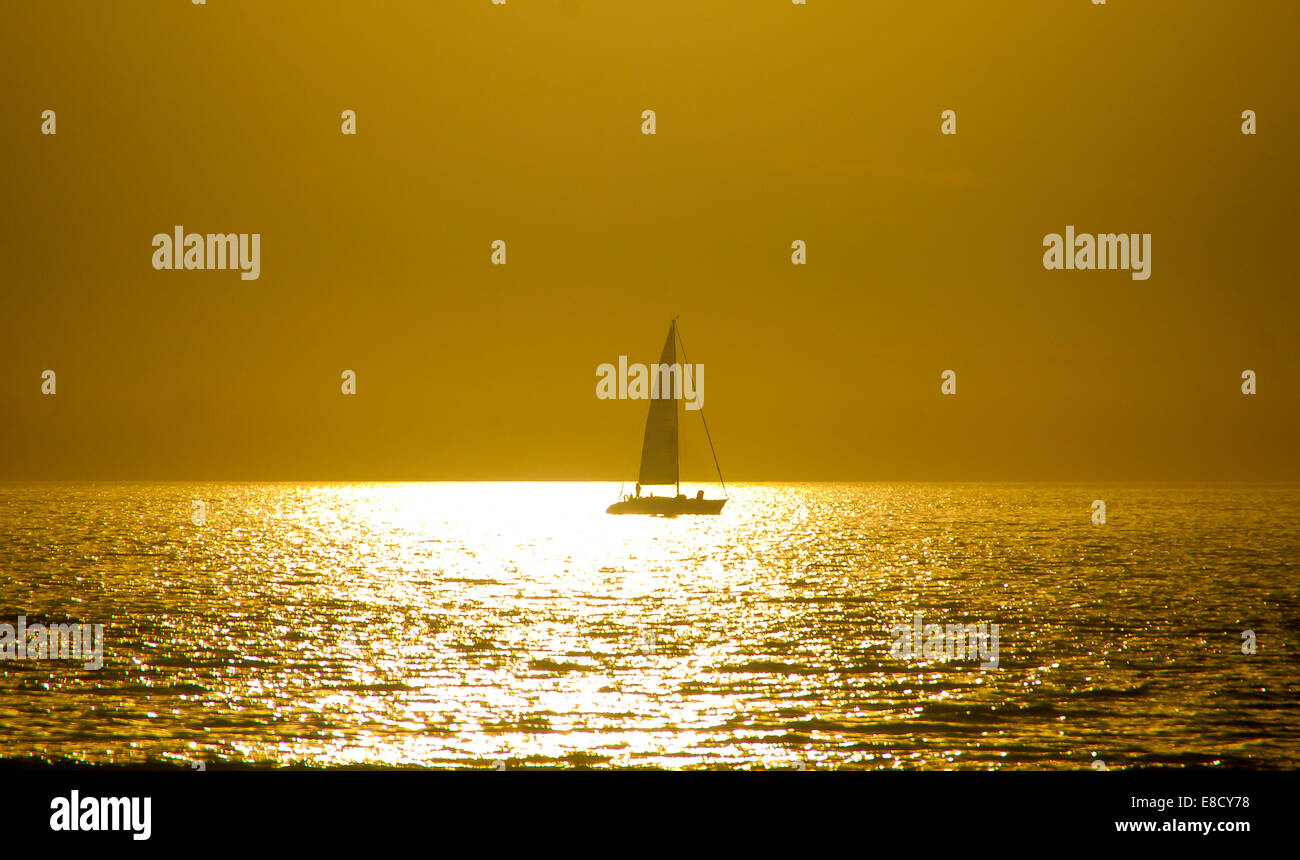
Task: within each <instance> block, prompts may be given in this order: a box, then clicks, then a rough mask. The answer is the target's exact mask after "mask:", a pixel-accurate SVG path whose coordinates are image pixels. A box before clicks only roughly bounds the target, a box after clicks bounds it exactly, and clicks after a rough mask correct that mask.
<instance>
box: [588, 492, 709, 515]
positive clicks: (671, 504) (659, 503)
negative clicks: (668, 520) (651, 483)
mask: <svg viewBox="0 0 1300 860" xmlns="http://www.w3.org/2000/svg"><path fill="white" fill-rule="evenodd" d="M726 503H727V500H726V499H692V498H685V497H682V498H673V497H672V496H642V497H641V498H639V499H625V500H624V501H621V502H615V503H614V504H612V505H610V506H609V507H608V508H606V509H605V513H607V514H648V515H650V516H656V517H676V516H681V515H683V514H718V513H722V506H723V505H725V504H726Z"/></svg>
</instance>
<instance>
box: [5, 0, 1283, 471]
mask: <svg viewBox="0 0 1300 860" xmlns="http://www.w3.org/2000/svg"><path fill="white" fill-rule="evenodd" d="M3 20H4V26H3V27H0V91H2V94H3V102H2V103H0V112H2V116H3V123H0V155H3V161H2V162H0V163H2V166H0V170H3V174H4V175H3V189H4V205H3V207H2V209H0V258H2V259H3V265H4V274H3V276H2V278H3V281H2V283H3V288H2V291H0V478H4V479H28V478H141V479H154V478H159V479H185V478H196V479H197V478H213V479H263V478H265V479H329V478H337V479H430V480H438V479H447V480H453V479H507V480H509V479H517V480H526V479H583V480H612V481H618V480H620V479H625V478H626V479H629V480H631V479H633V478H634V477H635V472H636V467H637V463H638V461H639V458H640V445H641V430H642V426H643V424H644V421H645V414H646V403H645V402H644V401H607V400H599V399H597V397H596V396H595V385H596V381H597V377H596V368H597V366H598V365H600V364H602V363H604V362H616V361H617V359H618V356H619V355H620V354H625V355H629V356H630V358H631V360H633V361H650V360H652V359H654V358H655V357H656V355H657V353H658V350H659V348H660V346H661V345H662V343H663V339H664V335H665V332H666V330H667V323H668V320H669V319H670V318H671V317H672V316H674V315H678V314H680V315H681V319H680V325H681V332H682V335H683V337H684V339H685V344H686V347H687V350H688V354H689V357H690V359H691V361H692V362H696V363H702V364H704V365H705V367H706V368H707V372H706V385H705V412H706V414H707V416H708V419H709V426H710V429H711V430H712V432H713V438H714V441H715V442H716V444H717V445H718V453H719V457H720V459H721V463H722V468H723V471H724V474H725V475H726V476H727V477H728V478H730V479H735V480H763V479H773V480H776V479H809V480H813V479H864V480H891V479H990V480H997V479H1008V480H1035V479H1043V480H1049V479H1083V480H1104V479H1115V480H1124V479H1251V480H1296V479H1300V451H1297V448H1296V444H1295V440H1296V438H1297V418H1298V417H1300V386H1298V385H1297V378H1298V377H1300V347H1298V346H1297V343H1296V337H1295V333H1296V327H1297V322H1298V321H1300V313H1298V311H1300V300H1298V299H1297V295H1296V290H1297V286H1298V282H1297V279H1296V268H1295V248H1296V246H1297V229H1298V228H1300V216H1298V214H1297V213H1298V211H1300V210H1298V206H1300V204H1297V200H1300V194H1298V192H1300V180H1298V178H1297V174H1298V172H1300V171H1298V168H1297V159H1298V158H1300V155H1298V153H1300V139H1298V135H1297V133H1298V132H1300V117H1298V113H1297V96H1296V94H1295V87H1296V82H1297V81H1300V68H1298V66H1300V61H1298V60H1297V51H1296V46H1297V45H1298V44H1300V5H1298V4H1296V3H1295V2H1294V0H1278V2H1262V1H1261V0H1251V2H1245V3H1226V2H1209V0H1199V2H1195V1H1194V0H1164V2H1157V0H1141V2H1136V0H1134V2H1128V1H1127V0H1111V2H1110V3H1108V4H1107V5H1105V6H1094V5H1093V4H1092V3H1090V2H1088V1H1087V0H1052V2H1044V0H1017V2H996V3H974V2H958V0H951V2H923V0H897V2H889V1H888V0H882V2H870V3H868V2H861V0H809V2H808V4H807V5H806V6H795V5H792V4H790V3H789V2H785V0H762V2H760V0H753V2H738V0H737V2H724V0H712V2H711V1H710V0H689V2H686V0H645V2H640V0H619V2H595V0H588V2H576V0H567V2H566V0H545V2H543V0H509V2H508V3H507V4H506V5H505V6H494V5H492V4H491V3H490V2H489V0H457V2H452V0H419V2H416V0H411V2H383V3H362V2H346V3H345V2H321V0H311V2H292V3H291V2H285V0H277V2H274V3H267V2H252V0H239V2H235V0H209V2H208V3H207V5H205V6H193V5H191V4H190V3H188V2H180V0H176V2H170V3H157V2H123V3H88V2H72V0H64V2H40V3H14V4H8V5H7V6H6V8H5V10H4V12H3ZM46 109H52V110H54V111H56V113H57V133H56V134H55V135H53V136H47V135H42V134H41V133H40V130H41V112H42V111H43V110H46ZM345 109H352V110H355V111H356V113H357V131H358V133H357V134H356V135H355V136H344V135H343V134H341V133H340V124H341V119H340V114H341V112H342V111H343V110H345ZM646 109H652V110H654V111H656V112H657V134H655V135H653V136H648V135H643V134H641V113H642V111H643V110H646ZM948 109H951V110H954V111H956V114H957V132H958V133H957V134H956V135H955V136H943V135H941V134H940V115H941V113H942V112H943V111H944V110H948ZM1245 109H1251V110H1254V111H1256V113H1257V116H1258V134H1256V135H1254V136H1247V135H1243V134H1242V133H1241V122H1242V120H1241V113H1242V111H1243V110H1245ZM178 224H182V225H184V226H185V228H186V229H187V230H192V231H196V232H200V233H208V232H221V233H226V232H234V233H259V234H260V235H261V274H260V277H259V278H258V279H256V280H241V279H240V277H239V274H238V272H237V271H155V270H154V269H153V267H152V265H151V259H152V254H153V247H152V244H151V242H152V237H153V236H154V234H156V233H170V232H171V231H172V229H173V228H174V226H175V225H178ZM1066 225H1074V226H1075V228H1076V229H1077V230H1078V231H1079V232H1087V233H1111V232H1115V233H1118V232H1125V233H1150V234H1152V261H1151V276H1150V278H1149V279H1148V280H1145V281H1138V280H1133V279H1132V278H1131V277H1130V275H1129V273H1128V272H1122V271H1048V270H1046V269H1044V267H1043V263H1042V259H1043V237H1044V236H1045V235H1046V234H1048V233H1053V232H1056V233H1062V232H1064V230H1065V228H1066ZM496 239H503V240H505V241H506V243H507V248H508V257H507V259H508V262H507V264H506V265H505V266H493V265H491V264H490V253H491V251H490V247H489V246H490V243H491V242H492V241H493V240H496ZM796 239H802V240H804V241H805V242H806V243H807V246H808V252H807V253H808V263H807V265H804V266H795V265H792V264H791V260H790V254H791V242H792V241H794V240H796ZM46 369H53V370H54V371H55V372H56V373H57V386H58V388H57V394H55V395H54V396H46V395H42V393H41V373H42V371H44V370H46ZM345 369H352V370H355V371H356V373H357V394H356V396H344V395H343V394H341V392H340V385H341V381H340V374H341V373H342V371H343V370H345ZM947 369H952V370H954V371H956V373H957V385H958V388H957V394H956V395H955V396H943V395H941V394H940V374H941V373H942V372H943V371H944V370H947ZM1245 369H1251V370H1254V371H1255V372H1256V373H1257V374H1258V391H1259V393H1258V394H1256V395H1254V396H1245V395H1243V394H1242V393H1241V390H1240V386H1241V372H1242V371H1243V370H1245ZM683 422H684V423H683V425H682V436H683V444H684V445H685V446H686V450H685V452H684V454H683V467H684V471H685V472H686V476H687V477H692V476H694V477H699V478H707V477H708V476H709V475H710V473H711V471H712V468H711V463H710V461H709V460H708V456H707V448H706V446H705V443H704V438H703V434H702V431H701V430H700V427H699V422H698V417H697V416H696V414H695V413H686V414H684V416H683Z"/></svg>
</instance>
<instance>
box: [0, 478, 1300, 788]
mask: <svg viewBox="0 0 1300 860" xmlns="http://www.w3.org/2000/svg"><path fill="white" fill-rule="evenodd" d="M684 489H686V488H684ZM1081 492H1082V493H1084V494H1085V495H1086V490H1082V491H1081V490H1079V489H1078V488H1071V487H1065V486H1062V487H1054V486H1028V487H1027V486H1020V485H1006V486H992V485H980V486H972V487H963V486H959V485H952V486H948V485H896V486H887V485H864V484H786V485H775V484H768V485H758V484H754V485H740V486H737V487H734V488H731V501H730V502H729V503H728V506H727V508H726V509H725V511H724V512H723V514H721V515H719V516H708V517H689V516H686V517H680V518H676V519H665V518H655V517H616V516H609V515H606V514H605V513H604V509H605V507H606V506H607V505H608V504H609V503H610V502H611V501H613V500H614V499H615V498H616V497H617V495H618V488H617V487H616V486H610V485H607V484H230V485H223V484H195V485H98V484H86V485H74V486H72V487H69V488H66V491H65V496H70V497H72V499H73V501H74V504H68V502H67V501H66V499H65V500H64V501H62V502H59V503H58V504H59V512H60V513H59V516H58V517H53V518H51V521H52V522H58V523H60V528H61V529H62V533H61V534H60V535H59V536H58V540H55V541H42V540H41V539H40V538H39V536H35V535H30V534H24V533H22V532H21V531H19V530H16V529H15V530H12V531H13V532H14V533H15V534H17V535H18V537H17V539H16V542H15V546H14V550H13V555H14V557H15V558H16V559H19V560H20V561H19V563H18V564H16V565H15V573H14V576H13V578H12V579H11V580H10V581H8V582H7V583H6V584H5V585H4V586H3V589H4V590H3V592H0V596H3V598H4V599H5V601H6V602H7V603H8V604H10V605H24V606H27V607H28V609H27V612H28V614H29V615H33V616H35V615H40V614H41V613H42V612H53V611H55V609H54V607H55V603H54V601H53V598H49V597H44V596H43V595H45V594H55V593H60V592H63V593H76V594H78V595H79V596H80V599H81V600H82V603H81V604H79V605H80V606H81V611H82V612H83V613H84V616H85V617H86V618H90V619H94V620H97V621H102V622H103V623H105V625H106V627H107V629H108V631H109V632H108V641H109V646H108V652H107V654H106V660H105V666H104V668H103V669H102V670H101V671H99V672H94V673H87V672H79V671H76V670H75V669H72V668H68V667H66V666H63V665H54V664H51V663H28V664H14V668H7V669H6V675H5V676H4V680H3V682H4V685H5V687H4V690H5V692H6V695H5V696H3V697H0V719H3V720H4V722H5V724H6V725H7V726H12V727H13V729H12V731H9V732H8V733H7V734H6V735H5V737H3V738H0V752H3V753H4V754H6V755H14V754H19V753H18V752H17V751H23V752H26V751H29V750H33V749H36V750H40V751H42V752H43V754H45V755H47V756H50V757H68V758H74V759H78V760H90V761H106V762H108V761H187V760H192V759H201V760H204V761H208V762H211V763H221V762H230V763H235V762H237V763H240V764H264V765H270V766H283V765H296V766H302V765H325V764H361V765H374V766H405V765H422V766H441V767H448V766H450V767H493V766H495V764H496V763H498V762H501V763H505V766H508V767H511V768H518V767H533V766H562V767H578V766H580V767H608V766H618V767H637V766H655V767H674V768H676V767H728V768H744V769H768V768H789V767H795V766H804V767H810V768H822V767H862V768H888V769H894V768H917V767H921V768H1018V767H1035V768H1042V767H1059V768H1074V767H1078V766H1079V762H1080V761H1081V760H1083V759H1084V758H1085V757H1091V756H1092V755H1093V754H1098V755H1101V754H1102V753H1104V752H1105V750H1106V749H1108V748H1113V746H1114V745H1115V744H1117V743H1124V744H1128V745H1139V746H1141V748H1142V749H1143V750H1144V753H1143V754H1144V755H1146V756H1148V758H1151V759H1155V760H1161V761H1170V762H1185V761H1191V760H1199V759H1197V756H1199V755H1201V751H1199V750H1198V749H1197V745H1198V740H1197V739H1196V733H1195V732H1188V731H1187V730H1186V725H1185V724H1186V721H1187V720H1188V719H1191V717H1189V714H1194V713H1200V712H1205V713H1213V708H1211V707H1209V705H1208V704H1207V703H1210V702H1222V703H1225V704H1224V705H1223V706H1230V705H1229V704H1228V703H1229V702H1230V700H1231V697H1232V696H1237V697H1240V696H1246V697H1247V698H1250V697H1259V696H1261V695H1267V694H1261V693H1259V692H1257V691H1258V690H1259V689H1260V688H1262V687H1265V686H1266V685H1265V684H1262V683H1260V682H1259V679H1257V678H1254V677H1253V676H1251V675H1250V673H1253V672H1262V671H1265V670H1264V669H1263V668H1260V667H1262V666H1263V665H1264V664H1263V663H1262V662H1261V661H1255V662H1242V661H1226V660H1218V659H1217V658H1215V657H1214V656H1213V653H1212V652H1211V651H1210V650H1209V649H1205V653H1204V655H1203V656H1201V657H1199V658H1198V659H1199V660H1200V663H1199V665H1198V669H1199V671H1197V672H1187V671H1186V665H1185V661H1183V662H1180V661H1179V660H1178V659H1176V658H1175V657H1174V656H1172V655H1177V654H1183V653H1185V649H1180V648H1179V647H1178V643H1180V642H1181V641H1182V640H1183V638H1184V633H1183V631H1184V630H1186V629H1189V628H1190V629H1211V628H1210V624H1211V623H1212V620H1213V619H1214V618H1221V617H1227V616H1230V615H1233V613H1237V614H1241V613H1245V612H1257V611H1258V607H1259V606H1261V605H1265V604H1264V601H1262V600H1260V598H1259V595H1260V593H1261V592H1260V589H1267V588H1268V587H1269V585H1268V582H1267V580H1265V579H1260V578H1258V574H1257V572H1256V571H1257V570H1258V569H1259V566H1260V565H1265V564H1266V563H1269V559H1272V558H1274V557H1275V556H1276V557H1283V556H1284V554H1285V553H1286V552H1287V551H1289V550H1287V548H1286V547H1280V546H1279V544H1278V542H1277V539H1276V538H1275V537H1270V535H1273V536H1275V535H1277V534H1283V533H1285V529H1284V528H1281V523H1282V521H1283V519H1284V518H1285V517H1287V516H1289V515H1291V514H1293V513H1294V512H1295V511H1296V510H1297V504H1296V501H1297V500H1296V497H1295V496H1296V493H1295V491H1293V490H1279V491H1265V490H1240V491H1222V490H1216V491H1189V490H1177V489H1153V488H1150V487H1140V488H1131V489H1116V490H1114V491H1113V492H1112V493H1111V494H1110V496H1109V498H1113V499H1115V502H1114V504H1115V505H1116V506H1119V505H1124V506H1125V507H1126V508H1127V509H1128V510H1129V511H1131V512H1135V514H1134V519H1143V520H1144V521H1145V522H1146V523H1147V525H1146V526H1144V528H1145V529H1147V531H1144V532H1142V533H1141V534H1140V535H1137V534H1136V533H1135V534H1126V533H1125V529H1126V528H1129V527H1128V526H1126V525H1125V524H1124V523H1122V522H1120V523H1116V524H1115V525H1113V526H1108V527H1107V532H1106V533H1105V535H1101V534H1100V533H1099V532H1098V531H1097V530H1093V529H1089V528H1088V527H1087V524H1086V518H1084V519H1083V520H1082V523H1081V522H1080V518H1079V517H1078V512H1077V510H1076V508H1077V504H1078V503H1077V497H1078V496H1079V494H1080V493H1081ZM1213 492H1218V493H1224V492H1235V493H1239V494H1245V495H1242V496H1241V498H1237V497H1233V498H1231V499H1229V501H1230V502H1232V504H1234V505H1236V506H1237V507H1241V506H1242V505H1250V506H1251V509H1253V510H1259V511H1261V512H1263V513H1262V514H1261V515H1260V516H1259V517H1258V519H1257V520H1255V521H1253V522H1252V523H1251V524H1250V526H1249V527H1248V528H1246V530H1245V531H1243V530H1242V526H1241V522H1242V520H1241V518H1221V517H1219V516H1218V515H1217V514H1216V511H1217V510H1219V509H1221V508H1222V506H1219V507H1216V506H1215V505H1211V504H1207V503H1206V502H1207V497H1206V496H1205V495H1204V493H1213ZM1252 493H1254V494H1259V493H1273V495H1272V496H1270V497H1268V498H1256V497H1254V496H1251V495H1250V494H1252ZM1287 493H1289V494H1290V495H1287ZM193 498H202V499H204V500H206V502H207V505H208V510H209V514H208V520H207V523H206V524H205V525H203V526H195V525H194V524H192V523H190V522H189V521H188V520H187V519H186V518H185V517H183V516H178V515H177V512H178V511H181V512H184V511H187V510H188V509H189V504H190V501H191V500H192V499H193ZM5 504H6V505H7V506H8V507H6V508H5V511H8V512H12V511H13V510H23V511H30V512H32V514H33V515H37V516H40V515H42V510H43V506H50V505H53V504H55V503H54V502H52V501H50V500H49V498H48V497H47V496H44V495H41V494H40V493H39V492H37V491H31V492H30V494H28V495H23V494H22V492H19V491H14V492H11V493H10V494H9V496H7V497H6V502H5ZM69 511H75V514H69V513H68V512H69ZM1288 512H1290V513H1288ZM1152 522H1156V523H1158V524H1159V525H1157V526H1156V527H1155V528H1154V529H1152V527H1151V525H1150V524H1151V523H1152ZM1188 535H1195V536H1197V537H1196V538H1195V539H1194V540H1193V541H1191V542H1190V543H1189V539H1188V537H1187V536H1188ZM1137 537H1141V540H1137V539H1136V538H1137ZM1196 541H1208V542H1211V545H1216V544H1215V542H1217V543H1218V544H1225V545H1226V544H1229V543H1231V544H1233V545H1234V546H1235V547H1237V548H1238V556H1236V557H1239V558H1242V559H1246V560H1247V561H1246V562H1243V566H1239V567H1234V562H1233V560H1232V559H1231V558H1221V559H1220V561H1219V564H1220V569H1219V576H1217V577H1215V578H1212V579H1201V580H1190V581H1182V582H1180V586H1179V588H1178V589H1177V590H1172V591H1165V592H1163V593H1160V594H1159V597H1158V599H1157V598H1156V597H1148V596H1145V595H1149V594H1151V593H1152V589H1150V588H1147V589H1143V590H1141V591H1138V590H1135V589H1134V588H1133V587H1132V585H1133V583H1134V581H1135V580H1138V579H1140V578H1142V577H1144V576H1149V575H1151V572H1152V571H1177V570H1183V571H1186V570H1190V569H1194V568H1195V567H1196V566H1197V565H1198V564H1199V562H1198V561H1196V555H1195V553H1196V552H1197V547H1196V545H1195V542H1196ZM1133 547H1140V550H1134V549H1133ZM1242 547H1247V548H1249V547H1255V549H1254V550H1253V551H1245V550H1242V549H1241V548H1242ZM23 559H31V561H28V562H23V561H22V560H23ZM24 564H27V565H28V566H27V567H24ZM1247 564H1253V565H1255V566H1253V567H1247V566H1245V565H1247ZM38 569H39V573H40V575H41V576H43V577H45V578H46V580H49V579H50V578H51V576H53V578H54V579H55V580H56V581H55V582H53V583H50V585H49V589H48V590H45V589H29V588H27V586H26V585H25V583H28V582H30V581H32V579H33V577H34V576H35V574H34V573H33V571H36V570H38ZM51 571H54V572H55V573H54V574H51V573H50V572H51ZM43 601H50V602H49V603H48V605H47V604H45V603H43ZM58 605H60V606H62V605H64V604H58ZM1207 613H1209V614H1210V615H1209V616H1208V617H1202V616H1206V615H1207ZM1171 619H1173V620H1172V621H1171ZM932 623H933V624H934V625H940V626H942V625H943V624H958V625H962V624H971V625H977V624H979V623H990V624H997V625H999V626H1000V630H1001V639H1000V653H999V654H998V656H997V660H996V666H993V667H990V668H987V669H986V668H982V667H981V661H980V659H979V658H975V659H969V657H974V656H975V655H974V651H972V652H971V653H970V655H966V656H963V655H962V653H961V652H959V651H956V652H952V653H948V652H938V651H936V652H934V653H930V652H928V651H924V650H923V649H921V648H919V647H918V650H917V653H916V654H912V655H908V654H906V653H900V652H896V649H895V646H896V644H897V643H896V641H895V639H896V637H897V636H898V635H899V634H898V631H900V630H911V629H913V628H915V629H917V630H922V631H924V630H928V629H929V628H928V627H926V625H930V624H932ZM927 635H928V634H927ZM922 638H924V637H922ZM918 641H920V640H918ZM972 641H973V640H972ZM972 647H973V646H972ZM1269 671H1272V672H1274V673H1276V672H1277V671H1280V670H1279V668H1278V667H1277V666H1272V668H1271V669H1270V670H1269ZM1292 671H1293V670H1292ZM1156 685H1162V686H1163V688H1164V689H1165V692H1164V693H1163V694H1162V695H1160V696H1155V695H1153V693H1152V690H1153V689H1155V686H1156ZM1241 690H1253V691H1256V692H1249V693H1244V692H1232V691H1241ZM1223 691H1228V692H1229V694H1230V695H1229V698H1228V699H1225V698H1222V696H1223ZM34 714H40V715H41V716H39V717H36V716H33V715H34ZM1085 716H1086V717H1087V719H1084V717H1085ZM1258 718H1259V719H1270V716H1269V715H1268V713H1264V712H1261V715H1260V716H1259V717H1258ZM124 727H125V729H124ZM1290 730H1291V729H1287V728H1286V727H1284V726H1271V727H1269V731H1268V732H1267V733H1266V734H1273V735H1278V733H1282V734H1285V732H1287V731H1290ZM123 737H131V738H135V739H136V740H135V741H134V742H129V743H128V742H124V741H123V740H121V738H123ZM1238 748H1239V749H1241V750H1242V753H1241V755H1242V756H1263V757H1268V758H1269V760H1272V761H1281V760H1288V761H1294V749H1293V748H1292V751H1291V752H1286V751H1285V749H1284V748H1282V747H1278V748H1273V747H1269V748H1260V747H1249V746H1241V747H1238ZM1221 750H1222V745H1218V746H1216V751H1217V752H1219V753H1221ZM1099 751H1100V752H1099ZM1207 754H1208V753H1207ZM1215 758H1216V760H1222V756H1221V755H1216V757H1215Z"/></svg>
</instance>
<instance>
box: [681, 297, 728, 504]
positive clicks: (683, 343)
mask: <svg viewBox="0 0 1300 860" xmlns="http://www.w3.org/2000/svg"><path fill="white" fill-rule="evenodd" d="M673 330H674V331H676V332H677V342H678V343H679V344H681V347H682V365H683V366H685V365H687V364H690V363H691V360H690V359H689V358H687V357H686V341H684V340H682V329H681V326H679V325H677V317H673ZM683 372H685V371H684V370H683ZM700 421H702V422H704V438H705V439H708V440H709V453H710V454H712V455H713V468H715V469H717V470H718V483H719V484H721V485H722V496H723V498H726V496H727V482H726V481H724V480H722V466H720V465H719V464H718V452H717V451H716V450H715V449H714V447H713V436H712V435H710V433H709V421H708V419H707V418H705V417H704V406H703V405H702V404H701V406H700Z"/></svg>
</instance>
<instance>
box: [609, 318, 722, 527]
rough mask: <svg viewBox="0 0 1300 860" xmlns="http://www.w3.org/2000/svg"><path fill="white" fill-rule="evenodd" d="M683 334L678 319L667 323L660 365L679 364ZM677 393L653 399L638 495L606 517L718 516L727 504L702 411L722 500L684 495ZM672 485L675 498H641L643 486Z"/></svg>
mask: <svg viewBox="0 0 1300 860" xmlns="http://www.w3.org/2000/svg"><path fill="white" fill-rule="evenodd" d="M680 340H681V335H680V334H679V333H678V331H677V318H676V317H674V318H673V320H672V322H670V323H669V324H668V339H667V340H665V341H664V348H663V351H662V352H661V353H660V354H659V364H661V365H665V364H666V365H669V366H672V365H674V364H676V363H677V343H678V342H679V341H680ZM682 361H683V363H685V362H686V344H685V343H683V344H682ZM673 394H674V392H669V393H668V396H666V397H658V398H655V397H652V398H651V399H650V412H649V414H648V415H646V419H645V439H644V441H643V442H642V443H641V473H640V477H639V479H638V481H637V485H636V493H635V494H631V495H626V496H623V498H621V499H620V500H619V501H617V502H615V503H614V504H612V505H610V506H609V507H608V508H606V509H605V513H607V514H652V515H655V516H661V517H675V516H677V515H679V514H717V513H721V512H722V506H723V505H725V504H726V503H727V498H726V493H727V485H726V483H725V482H724V481H723V480H722V468H721V467H720V466H718V452H717V451H714V449H713V438H712V437H711V436H710V435H709V424H708V422H707V421H705V420H704V410H703V409H700V420H701V421H702V422H704V436H705V438H706V439H708V440H709V451H710V452H711V453H712V454H713V465H714V466H715V467H716V468H717V469H718V483H720V484H722V494H723V497H722V498H721V499H706V498H704V491H703V490H700V491H699V492H698V493H697V494H696V495H695V496H694V497H693V498H687V497H686V496H684V495H682V484H681V478H680V475H679V474H678V446H677V425H678V420H677V418H678V407H677V398H676V397H675V396H673ZM668 484H672V485H673V486H674V487H675V488H676V490H675V493H674V495H672V496H655V495H650V494H647V495H642V492H641V491H642V489H643V488H644V487H655V486H665V485H668Z"/></svg>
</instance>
